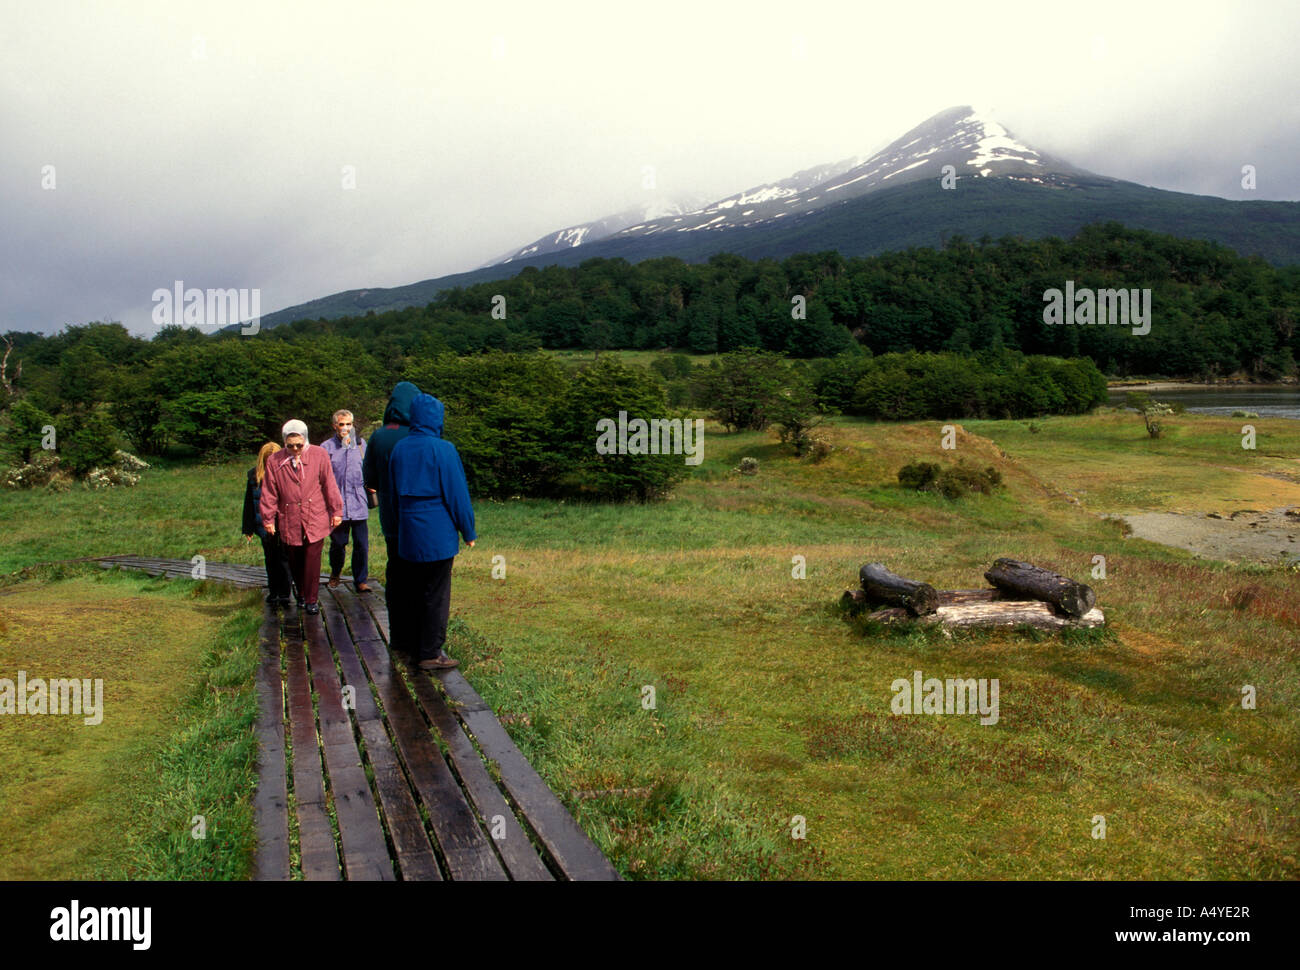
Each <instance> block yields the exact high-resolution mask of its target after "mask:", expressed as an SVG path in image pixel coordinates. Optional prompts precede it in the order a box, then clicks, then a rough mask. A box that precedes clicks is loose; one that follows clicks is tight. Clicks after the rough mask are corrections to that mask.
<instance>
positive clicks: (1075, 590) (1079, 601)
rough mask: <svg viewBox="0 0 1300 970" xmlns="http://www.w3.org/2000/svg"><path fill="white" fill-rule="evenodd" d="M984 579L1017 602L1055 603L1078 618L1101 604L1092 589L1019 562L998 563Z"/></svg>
mask: <svg viewBox="0 0 1300 970" xmlns="http://www.w3.org/2000/svg"><path fill="white" fill-rule="evenodd" d="M984 578H985V579H987V580H988V581H989V582H990V583H992V584H993V585H994V586H996V587H997V588H998V589H1000V590H1002V591H1003V592H1004V593H1009V594H1011V595H1012V596H1014V597H1015V598H1016V599H1033V600H1041V601H1043V602H1044V603H1051V604H1052V605H1053V606H1055V607H1057V608H1058V609H1060V610H1061V611H1062V612H1063V613H1066V614H1068V615H1069V616H1072V617H1075V618H1078V617H1081V616H1084V615H1085V614H1087V613H1088V611H1089V610H1091V609H1092V608H1093V607H1094V606H1095V605H1096V604H1097V594H1096V593H1094V592H1093V591H1092V587H1091V586H1085V585H1083V583H1076V582H1075V581H1074V580H1072V579H1069V578H1067V577H1065V576H1062V575H1060V574H1059V573H1054V572H1051V571H1050V570H1047V569H1041V568H1040V567H1038V566H1034V565H1032V564H1030V563H1027V562H1020V561H1019V560H1017V559H998V560H997V561H995V562H994V563H993V568H992V569H990V570H989V571H988V572H986V573H985V574H984Z"/></svg>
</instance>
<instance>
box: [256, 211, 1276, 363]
mask: <svg viewBox="0 0 1300 970" xmlns="http://www.w3.org/2000/svg"><path fill="white" fill-rule="evenodd" d="M1066 281H1073V283H1074V286H1075V287H1076V288H1078V289H1079V290H1080V291H1082V290H1092V291H1094V292H1096V291H1101V290H1111V289H1124V290H1133V289H1138V290H1144V289H1150V290H1151V305H1152V327H1151V332H1150V333H1148V334H1145V335H1135V334H1133V333H1132V332H1131V330H1130V329H1129V328H1125V327H1118V326H1091V327H1089V326H1048V325H1046V324H1045V323H1044V320H1043V311H1044V307H1045V306H1046V304H1045V302H1044V294H1046V293H1048V292H1049V291H1051V290H1054V289H1055V290H1060V289H1062V288H1063V287H1064V286H1065V283H1066ZM1298 319H1300V267H1296V266H1290V267H1274V266H1270V265H1269V264H1268V263H1265V262H1264V261H1263V260H1261V259H1258V258H1250V259H1245V258H1241V257H1239V256H1237V255H1236V254H1235V253H1234V252H1233V251H1231V250H1229V249H1227V248H1225V247H1223V246H1220V245H1217V244H1215V243H1212V242H1203V241H1200V240H1193V239H1179V238H1177V237H1174V236H1168V235H1162V234H1159V233H1153V232H1147V231H1145V230H1136V229H1126V228H1125V227H1124V226H1122V225H1120V224H1118V223H1106V224H1103V225H1094V226H1089V227H1086V228H1085V229H1083V230H1081V231H1080V232H1079V233H1078V234H1077V235H1076V236H1075V237H1074V238H1073V239H1071V240H1068V241H1066V240H1061V239H1055V238H1047V239H1039V240H1032V241H1031V240H1023V239H1019V238H1004V239H1001V240H998V241H996V242H993V241H991V240H989V239H987V238H985V239H982V240H980V241H978V242H971V241H968V240H966V239H964V238H962V237H959V236H958V237H953V238H951V239H949V240H948V241H947V244H946V245H945V247H944V248H943V249H942V250H934V249H927V248H914V249H908V250H906V251H902V252H893V253H885V254H882V255H879V256H872V257H866V258H854V259H846V258H844V257H843V256H841V255H839V254H838V253H835V252H823V253H804V254H799V255H795V256H791V257H789V258H787V259H784V260H781V261H777V260H773V259H761V260H756V261H751V260H747V259H743V258H741V257H739V256H735V255H730V254H721V255H716V256H713V257H711V258H710V259H709V260H708V261H707V262H705V263H699V264H693V263H686V262H683V261H682V260H679V259H675V258H660V259H649V260H645V261H643V262H640V263H635V264H631V263H628V262H627V261H626V260H623V259H591V260H588V261H586V262H584V263H582V264H580V265H579V266H576V267H561V266H548V267H544V268H537V267H531V266H530V267H527V268H525V269H524V270H522V271H521V272H520V273H518V274H517V275H516V276H514V277H513V278H511V279H506V280H498V281H493V282H487V283H480V284H476V285H474V286H470V287H463V288H453V289H448V290H445V291H443V292H441V293H440V294H439V295H438V297H437V298H436V299H435V300H434V301H433V302H431V303H429V304H427V305H425V306H422V307H408V308H406V309H402V310H393V311H389V312H386V313H374V312H371V313H368V314H366V315H364V316H357V317H344V318H341V319H335V320H329V321H326V320H301V321H297V322H295V323H292V324H285V325H282V326H280V327H277V328H275V331H273V332H274V333H276V334H277V335H281V336H283V337H284V338H286V339H287V338H289V337H290V335H291V334H297V335H305V334H318V335H325V334H335V335H339V336H343V337H351V338H354V339H356V340H359V341H360V342H361V343H362V344H363V346H365V347H366V348H367V349H368V350H370V351H371V353H372V354H374V355H375V356H376V357H377V358H378V359H379V360H380V361H381V362H391V361H393V360H396V359H398V358H400V357H401V356H403V355H407V354H422V355H433V354H436V353H439V352H442V351H453V352H456V353H462V354H463V353H474V352H479V351H483V350H492V349H495V350H507V351H527V350H531V349H536V348H539V347H541V348H555V349H563V348H581V349H591V350H604V349H636V350H645V349H661V350H669V351H682V352H687V353H695V354H705V353H715V352H727V351H731V350H738V349H740V348H742V347H756V348H759V349H762V350H767V351H772V352H775V353H780V354H784V355H786V356H790V357H796V358H817V357H834V356H836V355H837V354H840V353H843V352H845V351H848V350H852V349H853V348H854V347H857V346H861V347H862V348H864V349H866V350H868V351H870V352H871V353H873V354H877V355H878V354H887V353H907V352H909V351H918V352H921V353H938V352H944V351H948V352H953V353H963V354H965V353H977V352H980V351H993V352H998V351H1002V350H1008V351H1019V352H1021V353H1024V354H1030V355H1051V356H1058V357H1067V358H1069V357H1088V358H1091V359H1092V361H1093V362H1094V363H1095V364H1096V365H1097V367H1098V368H1099V369H1100V370H1101V371H1102V372H1104V373H1106V374H1110V375H1114V376H1128V375H1133V374H1141V375H1145V376H1153V377H1170V378H1188V379H1203V378H1215V377H1222V376H1226V375H1229V374H1238V373H1240V374H1244V375H1247V376H1249V377H1250V378H1253V379H1257V380H1277V379H1279V378H1282V377H1287V376H1291V375H1294V374H1295V372H1296V359H1297V355H1300V333H1298V332H1297V328H1296V322H1297V320H1298Z"/></svg>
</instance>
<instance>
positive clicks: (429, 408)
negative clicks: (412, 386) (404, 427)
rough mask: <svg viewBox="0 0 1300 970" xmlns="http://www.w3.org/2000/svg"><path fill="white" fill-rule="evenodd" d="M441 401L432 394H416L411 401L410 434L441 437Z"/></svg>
mask: <svg viewBox="0 0 1300 970" xmlns="http://www.w3.org/2000/svg"><path fill="white" fill-rule="evenodd" d="M443 413H444V411H443V407H442V402H441V401H439V400H438V399H437V398H436V397H434V396H433V395H432V394H417V395H416V397H415V400H413V401H412V402H411V434H431V435H433V436H434V437H435V438H441V437H442V418H443Z"/></svg>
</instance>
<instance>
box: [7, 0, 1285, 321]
mask: <svg viewBox="0 0 1300 970" xmlns="http://www.w3.org/2000/svg"><path fill="white" fill-rule="evenodd" d="M1297 28H1300V13H1298V12H1297V9H1296V8H1295V6H1294V5H1293V4H1289V3H1281V2H1278V3H1268V2H1266V3H1236V4H1233V3H1227V4H1204V5H1197V4H1190V5H1183V6H1182V7H1179V8H1178V9H1177V11H1176V15H1175V11H1171V10H1166V9H1163V8H1160V7H1154V8H1146V7H1144V6H1143V5H1140V4H1131V3H1100V4H1094V5H1090V6H1089V7H1088V8H1087V9H1086V10H1081V9H1077V8H1073V9H1071V8H1062V9H1053V8H1050V7H1045V6H1044V5H1042V4H1034V3H1010V4H1003V5H1001V6H999V7H998V8H997V14H996V16H994V15H980V13H979V11H976V10H973V9H972V8H971V7H970V6H969V5H966V4H957V3H951V4H945V3H938V4H929V5H925V6H923V7H916V8H899V9H893V8H889V9H884V10H881V9H876V8H874V7H863V6H862V5H857V4H849V3H816V2H813V3H808V4H803V5H800V6H799V8H798V9H791V8H790V7H788V5H776V4H762V3H755V4H745V5H738V4H737V5H720V6H716V5H699V4H683V3H671V2H670V3H662V4H655V5H653V7H645V8H641V7H636V8H627V9H616V8H611V7H609V6H608V5H605V4H597V3H565V2H560V3H557V4H551V5H538V4H524V3H514V4H511V3H506V4H494V5H491V6H490V7H488V8H482V9H480V8H469V7H468V6H466V9H456V10H447V9H442V8H427V9H426V8H423V7H421V6H418V5H410V4H404V3H388V4H384V3H379V4H376V5H373V6H372V5H367V6H365V7H357V6H356V5H354V4H345V3H321V4H307V3H288V4H275V5H261V4H257V3H252V2H242V0H232V2H229V3H223V4H192V5H182V4H170V3H164V2H160V0H159V2H125V0H122V2H117V3H108V4H101V5H94V6H82V5H67V4H58V3H50V4H39V5H35V4H33V5H28V6H24V7H15V8H11V9H9V10H7V11H6V14H5V30H4V31H3V33H0V131H3V132H4V133H5V137H4V138H3V139H0V226H2V227H3V228H2V229H0V257H2V259H0V266H2V267H3V268H0V301H2V304H3V306H4V317H3V320H2V321H0V330H9V329H33V330H42V331H46V332H50V331H54V330H57V329H60V328H61V327H62V326H64V325H66V324H70V323H84V322H87V321H89V320H95V319H118V320H121V321H123V322H124V323H125V324H126V325H127V326H128V327H129V328H130V329H131V330H132V331H133V332H137V333H149V332H151V331H152V329H153V328H154V324H153V323H152V322H151V319H150V311H151V308H152V302H151V300H152V294H153V293H154V291H155V290H157V289H159V288H171V287H172V286H173V284H174V281H176V280H183V281H184V282H185V285H186V286H197V287H204V288H206V287H222V288H225V287H255V288H258V289H259V290H260V292H261V306H262V308H263V312H264V313H270V312H271V311H273V310H275V309H278V308H283V307H289V306H293V305H295V304H299V303H302V302H304V301H306V300H311V299H314V298H317V297H320V296H322V295H324V294H329V293H337V292H340V291H343V290H347V289H350V288H355V287H372V286H380V287H383V286H389V287H391V286H399V285H403V284H407V283H410V282H412V281H415V280H425V279H430V278H434V277H438V276H442V275H445V274H449V273H455V272H460V271H467V270H472V269H474V268H476V267H480V266H483V265H485V264H487V263H495V262H499V261H501V260H503V259H506V258H514V259H517V258H519V256H520V253H521V251H522V250H524V249H527V248H528V247H529V246H532V245H537V246H538V247H539V249H538V250H537V251H536V252H541V251H542V247H543V243H542V242H541V241H542V240H545V239H550V240H551V243H550V244H551V245H555V246H557V247H559V248H566V246H567V247H568V248H571V243H572V242H573V240H574V237H575V236H577V237H578V241H579V242H580V243H582V244H584V245H585V244H587V242H588V241H589V240H590V239H592V238H595V237H596V236H597V235H599V234H602V233H606V232H610V233H615V234H616V233H619V232H624V233H626V232H634V231H639V232H644V231H647V230H650V229H653V230H655V231H657V232H667V231H669V230H670V227H671V228H673V229H681V228H683V227H684V226H685V223H674V222H672V221H671V220H674V219H678V218H685V217H686V215H687V213H688V212H689V211H690V210H691V208H692V207H700V208H703V209H708V208H709V207H710V206H712V207H715V208H716V211H714V212H712V213H709V214H708V219H709V220H710V221H711V222H710V224H712V225H715V226H722V225H724V224H725V225H729V226H734V225H735V224H736V222H737V220H742V221H743V220H750V221H751V222H752V221H753V220H755V219H759V218H764V219H769V218H770V219H776V218H777V217H778V215H779V214H780V213H781V212H782V211H785V212H788V214H787V215H784V216H782V217H781V218H782V220H783V221H786V222H788V221H790V220H792V219H794V218H795V217H796V213H797V212H800V211H803V208H804V207H805V206H817V205H820V204H822V203H824V202H825V200H826V195H825V194H823V195H822V197H821V198H819V199H814V198H812V196H811V195H810V194H809V193H810V192H813V193H815V191H816V190H817V188H818V187H820V189H821V191H822V192H823V193H826V192H829V193H830V195H831V196H836V195H843V196H844V197H849V196H850V195H852V194H853V193H858V192H860V191H862V190H863V189H868V188H873V187H875V186H879V185H881V184H884V183H885V182H886V181H888V182H889V183H892V184H899V183H900V182H902V181H904V180H905V179H906V178H907V177H908V175H909V173H910V171H911V170H908V171H902V170H901V169H903V168H904V167H905V166H906V165H910V164H913V163H916V162H918V161H923V160H921V159H917V158H911V157H910V156H909V155H908V152H907V150H906V146H898V148H897V149H896V150H895V154H896V155H897V158H896V159H894V160H892V161H891V159H890V158H889V157H884V158H880V157H879V155H880V153H881V149H882V147H884V146H887V145H890V143H891V142H895V141H896V140H897V139H898V136H899V133H900V132H904V131H908V130H909V129H911V128H913V127H915V126H916V125H917V123H918V122H919V121H921V120H922V119H927V118H932V117H933V116H934V115H935V114H936V112H943V111H944V110H945V109H946V108H947V107H948V106H953V105H958V106H965V105H968V104H977V105H989V106H991V107H990V110H989V113H988V114H986V115H982V116H981V117H983V118H986V119H987V120H988V123H990V124H996V125H997V126H999V127H1001V128H1002V129H1003V130H1005V131H1006V132H1008V133H1011V134H1008V135H1007V136H1005V137H1007V138H1008V139H1011V138H1012V135H1014V140H1015V141H1016V142H1017V143H1018V144H1020V145H1023V146H1025V147H1026V148H1028V149H1030V150H1031V151H1032V152H1033V153H1034V157H1039V158H1059V159H1066V160H1068V162H1069V164H1070V165H1072V166H1077V167H1078V168H1079V169H1080V170H1082V171H1085V172H1096V173H1100V174H1101V175H1104V176H1108V177H1111V178H1113V179H1119V180H1127V181H1130V182H1135V183H1138V184H1141V185H1152V186H1157V187H1159V188H1162V189H1170V190H1175V191H1181V192H1192V193H1197V194H1210V195H1217V196H1221V197H1223V198H1229V199H1273V200H1279V199H1280V200H1294V199H1297V198H1300V163H1298V162H1297V159H1300V151H1297V149H1300V97H1297V96H1296V95H1297V93H1298V92H1297V83H1296V80H1295V77H1296V72H1295V70H1294V65H1293V60H1294V58H1293V52H1292V51H1291V45H1292V38H1294V37H1295V36H1297V35H1300V30H1297ZM972 131H973V129H972ZM990 137H1003V136H993V135H990V134H988V133H987V132H985V134H983V135H981V138H980V139H979V140H983V139H985V138H990ZM955 147H956V146H955ZM990 147H993V146H990ZM1001 147H1002V148H1005V149H1007V151H1008V152H1010V151H1011V150H1012V148H1011V146H1010V145H1004V146H1001ZM939 154H940V153H939V152H935V153H934V156H935V160H937V156H938V155H939ZM1029 157H1030V156H1024V157H1023V158H1021V159H1020V161H1021V162H1022V163H1023V164H1024V165H1025V166H1026V171H1028V170H1030V169H1032V168H1033V166H1032V164H1031V163H1030V162H1029ZM989 161H990V162H997V163H998V165H995V166H994V169H993V171H994V173H995V174H997V173H998V166H999V165H1001V163H1003V162H1007V161H1009V159H1007V158H997V159H993V158H991V159H990V160H989ZM863 165H867V166H868V168H866V169H863V168H862V166H863ZM873 165H874V166H875V167H876V168H878V169H879V170H878V171H875V172H874V173H873V172H872V171H871V170H870V169H871V166H873ZM827 166H829V167H827ZM1245 166H1251V167H1252V171H1253V172H1254V177H1255V183H1254V184H1255V187H1254V188H1253V189H1251V188H1245V187H1243V178H1244V177H1243V167H1245ZM967 167H969V168H971V169H972V172H975V171H978V170H977V169H975V168H974V167H973V166H967ZM923 169H926V166H924V165H916V170H917V171H920V170H923ZM791 173H799V174H798V175H794V176H792V175H791ZM1028 177H1031V178H1032V177H1033V176H1032V175H1029V176H1028ZM792 179H793V181H791V180H792ZM800 179H802V180H803V182H802V183H801V182H800ZM831 179H839V180H841V181H840V182H838V183H833V182H832V181H830V180H831ZM851 179H856V180H857V181H852V182H851V181H850V180H851ZM803 183H806V184H803ZM744 187H752V188H751V189H746V188H744ZM756 191H758V192H770V193H772V194H771V195H770V197H762V198H760V197H757V196H755V192H756ZM780 193H786V194H780ZM704 200H711V201H704ZM791 200H794V201H791ZM728 201H730V202H731V203H732V204H730V205H724V203H727V202H728ZM671 204H676V205H677V206H678V207H679V209H681V210H683V211H678V212H667V211H663V210H662V208H661V209H660V211H655V210H654V208H653V207H654V206H660V207H662V206H664V205H671ZM647 207H651V208H650V211H647ZM750 210H752V211H750ZM697 211H698V209H697ZM746 211H749V215H744V213H745V212H746ZM611 214H620V215H619V216H618V218H611ZM719 216H720V217H722V218H721V220H720V221H716V222H712V220H717V218H718V217H719ZM623 219H631V220H632V221H628V222H626V224H624V225H618V223H619V222H620V221H622V220H623ZM602 220H605V223H604V224H603V225H597V223H600V222H601V221H602ZM583 227H587V231H586V232H583V233H578V232H570V234H569V236H568V237H564V238H559V237H560V233H561V232H562V231H563V230H578V229H582V228H583ZM636 227H639V228H636ZM751 228H753V227H751ZM700 231H706V230H700ZM697 234H698V233H697V232H692V233H687V234H684V235H697ZM530 241H531V242H530Z"/></svg>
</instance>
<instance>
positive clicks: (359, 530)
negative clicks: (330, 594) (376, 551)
mask: <svg viewBox="0 0 1300 970" xmlns="http://www.w3.org/2000/svg"><path fill="white" fill-rule="evenodd" d="M349 532H351V533H352V582H354V583H364V582H365V581H366V580H367V579H369V578H370V573H369V572H368V570H369V568H370V528H369V526H368V525H367V524H366V520H365V519H351V520H349V519H344V520H343V521H342V522H340V523H339V526H338V528H336V529H335V530H334V531H333V532H331V533H330V575H331V576H338V575H339V574H340V573H342V572H343V563H344V562H346V561H347V556H348V533H349Z"/></svg>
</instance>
